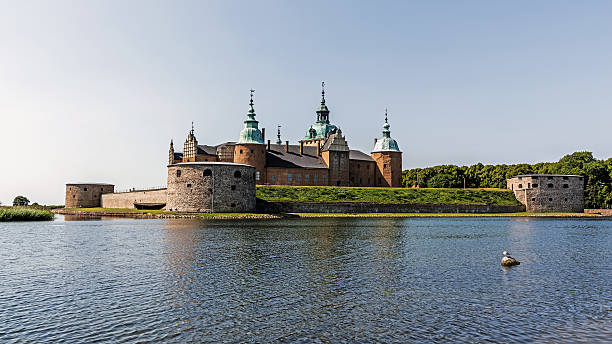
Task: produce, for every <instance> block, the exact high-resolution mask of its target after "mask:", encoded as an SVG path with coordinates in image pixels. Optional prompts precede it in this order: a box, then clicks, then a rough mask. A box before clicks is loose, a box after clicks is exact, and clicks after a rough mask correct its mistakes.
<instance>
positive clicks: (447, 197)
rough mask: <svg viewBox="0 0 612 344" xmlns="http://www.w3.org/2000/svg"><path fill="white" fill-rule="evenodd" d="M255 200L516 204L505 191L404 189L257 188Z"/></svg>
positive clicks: (509, 192) (511, 196)
mask: <svg viewBox="0 0 612 344" xmlns="http://www.w3.org/2000/svg"><path fill="white" fill-rule="evenodd" d="M257 198H259V199H261V200H264V201H269V202H316V203H333V202H366V203H385V204H495V205H518V204H520V203H518V201H517V200H516V198H515V197H514V194H513V193H512V192H511V191H509V190H482V189H466V190H463V189H405V188H357V187H326V186H263V185H261V186H257Z"/></svg>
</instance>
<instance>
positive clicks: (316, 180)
mask: <svg viewBox="0 0 612 344" xmlns="http://www.w3.org/2000/svg"><path fill="white" fill-rule="evenodd" d="M312 179H313V180H314V181H315V183H316V182H318V181H319V175H318V174H316V173H315V174H314V175H313V176H312Z"/></svg>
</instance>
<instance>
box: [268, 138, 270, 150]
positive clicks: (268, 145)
mask: <svg viewBox="0 0 612 344" xmlns="http://www.w3.org/2000/svg"><path fill="white" fill-rule="evenodd" d="M268 150H270V140H268Z"/></svg>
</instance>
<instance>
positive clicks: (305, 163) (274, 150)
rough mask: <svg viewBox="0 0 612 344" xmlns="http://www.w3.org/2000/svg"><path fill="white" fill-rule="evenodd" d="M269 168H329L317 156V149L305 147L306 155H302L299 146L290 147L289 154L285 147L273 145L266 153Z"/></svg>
mask: <svg viewBox="0 0 612 344" xmlns="http://www.w3.org/2000/svg"><path fill="white" fill-rule="evenodd" d="M266 166H267V167H286V168H289V167H293V168H327V165H325V162H324V161H323V159H322V158H321V157H320V156H318V155H317V147H314V146H304V154H300V146H299V145H289V152H285V145H277V144H271V145H270V150H268V151H266Z"/></svg>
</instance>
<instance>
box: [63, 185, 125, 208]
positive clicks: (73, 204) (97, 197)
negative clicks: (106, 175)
mask: <svg viewBox="0 0 612 344" xmlns="http://www.w3.org/2000/svg"><path fill="white" fill-rule="evenodd" d="M114 190H115V186H114V185H111V184H99V183H83V184H81V183H74V184H66V200H65V207H66V208H95V207H99V206H100V205H101V199H102V195H103V194H107V193H111V192H113V191H114Z"/></svg>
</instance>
